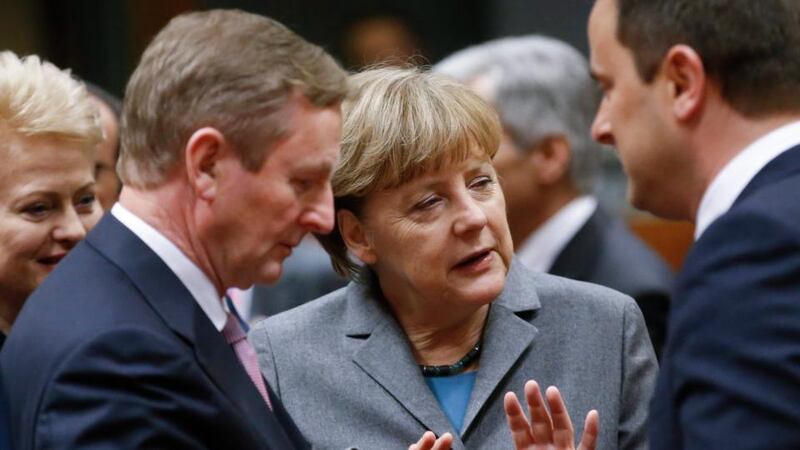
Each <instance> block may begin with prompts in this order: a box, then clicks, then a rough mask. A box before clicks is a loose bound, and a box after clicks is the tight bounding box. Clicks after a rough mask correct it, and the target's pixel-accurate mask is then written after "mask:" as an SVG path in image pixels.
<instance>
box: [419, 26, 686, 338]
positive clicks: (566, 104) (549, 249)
mask: <svg viewBox="0 0 800 450" xmlns="http://www.w3.org/2000/svg"><path fill="white" fill-rule="evenodd" d="M588 67H589V64H588V62H587V61H586V58H585V57H584V56H583V55H581V54H580V53H579V52H578V51H577V50H576V49H574V48H572V47H571V46H570V45H568V44H567V43H565V42H562V41H559V40H557V39H553V38H549V37H545V36H538V35H532V36H522V37H513V38H504V39H498V40H494V41H489V42H486V43H483V44H480V45H476V46H473V47H469V48H466V49H464V50H461V51H459V52H457V53H455V54H453V55H451V56H449V57H447V58H445V59H444V60H443V61H442V62H440V63H439V64H437V65H436V66H435V67H434V70H436V71H438V72H441V73H444V74H447V75H450V76H453V77H455V78H456V79H458V80H460V81H462V82H464V83H467V84H468V85H470V86H471V87H472V88H473V89H474V90H475V91H476V92H477V93H478V94H479V95H481V96H482V97H484V99H485V100H487V101H488V102H490V103H492V104H493V105H494V106H495V108H496V109H497V111H498V114H499V115H500V120H501V121H502V124H503V130H504V134H503V142H502V144H501V146H500V149H499V150H498V152H497V155H496V156H495V158H494V166H495V168H496V169H497V171H498V174H499V175H500V177H501V182H502V184H503V192H504V194H505V198H506V205H507V208H506V209H507V211H508V222H509V227H510V228H511V234H512V237H513V239H514V244H515V247H516V253H517V257H518V258H519V260H520V261H521V262H522V263H523V264H525V265H526V266H528V267H529V268H531V269H533V270H536V271H540V272H549V273H552V274H554V275H560V276H564V277H567V278H573V279H576V280H581V281H588V282H592V283H597V284H601V285H603V286H607V287H610V288H612V289H616V290H618V291H620V292H623V293H625V294H628V295H630V296H631V297H633V298H634V299H636V302H637V304H638V305H639V308H640V309H641V310H642V313H643V314H644V318H645V321H646V323H647V328H648V331H649V334H650V339H651V341H652V343H653V347H654V349H655V350H656V354H659V353H660V350H661V347H662V346H663V343H664V335H665V332H666V319H667V313H668V311H669V293H670V290H671V288H672V286H671V284H672V273H671V271H670V269H669V268H668V267H667V266H666V265H665V264H664V262H663V261H662V260H661V259H660V258H659V257H658V256H656V254H655V253H654V252H653V251H651V250H650V249H649V248H647V247H646V246H645V245H644V243H642V242H641V241H640V240H639V239H638V238H636V237H635V236H634V235H633V233H631V232H630V230H629V229H628V228H627V227H626V226H625V224H624V223H622V221H621V220H619V219H618V218H615V217H613V216H611V215H610V214H608V213H607V212H605V211H604V210H603V209H602V208H601V207H599V206H598V204H597V199H596V198H595V197H594V195H593V191H594V187H595V181H596V179H597V178H598V176H599V172H600V163H601V152H602V149H601V148H600V146H599V145H597V144H596V143H594V142H593V141H592V137H591V124H592V117H593V115H594V113H595V111H596V109H597V94H596V92H597V89H596V88H595V86H594V84H593V82H592V79H591V78H590V77H589V70H588Z"/></svg>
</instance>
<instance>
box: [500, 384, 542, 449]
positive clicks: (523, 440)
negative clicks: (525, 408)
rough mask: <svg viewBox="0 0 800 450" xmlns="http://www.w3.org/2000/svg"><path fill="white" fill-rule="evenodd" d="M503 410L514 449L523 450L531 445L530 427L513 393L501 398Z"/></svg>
mask: <svg viewBox="0 0 800 450" xmlns="http://www.w3.org/2000/svg"><path fill="white" fill-rule="evenodd" d="M503 408H504V409H505V411H506V420H507V421H508V429H509V431H511V439H512V440H513V441H514V447H515V448H525V447H527V446H530V445H533V443H534V442H535V441H534V440H533V434H531V425H530V423H529V422H528V418H527V417H525V413H524V412H522V405H520V404H519V400H517V396H516V395H515V394H514V393H513V392H507V393H506V396H505V397H504V398H503Z"/></svg>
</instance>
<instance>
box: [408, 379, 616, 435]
mask: <svg viewBox="0 0 800 450" xmlns="http://www.w3.org/2000/svg"><path fill="white" fill-rule="evenodd" d="M545 396H546V397H547V406H549V408H550V412H548V411H547V408H546V407H545V399H544V398H543V397H542V392H541V390H539V384H538V383H536V382H535V381H528V382H527V383H525V400H526V401H527V403H528V411H529V413H530V420H529V419H528V417H527V416H526V415H525V412H524V411H523V410H522V406H521V405H520V403H519V400H518V399H517V396H516V395H515V394H514V393H513V392H508V393H506V396H505V398H504V399H503V407H504V408H505V411H506V419H507V420H508V429H509V430H510V431H511V438H512V440H513V441H514V446H515V448H516V449H517V450H575V441H574V438H573V436H574V435H575V430H574V429H573V428H572V421H571V420H570V418H569V413H568V412H567V408H566V406H565V405H564V400H563V399H562V398H561V394H560V393H559V392H558V389H557V388H555V387H553V386H551V387H549V388H548V389H547V391H546V392H545ZM599 428H600V416H599V415H598V413H597V411H595V410H592V411H589V413H588V414H587V415H586V420H585V422H584V426H583V436H582V437H581V441H580V443H579V444H578V447H577V450H595V446H596V444H597V434H598V430H599ZM452 443H453V436H452V435H451V434H450V433H445V434H443V435H441V436H440V437H439V438H438V439H437V438H436V436H435V435H434V434H433V433H432V432H430V431H427V432H425V434H423V435H422V438H420V440H419V441H417V443H415V444H412V445H411V446H409V447H408V450H448V449H449V448H450V446H451V445H452Z"/></svg>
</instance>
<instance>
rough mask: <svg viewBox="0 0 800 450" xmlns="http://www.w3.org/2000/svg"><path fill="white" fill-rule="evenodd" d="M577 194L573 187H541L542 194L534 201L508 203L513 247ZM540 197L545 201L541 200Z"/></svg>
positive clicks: (519, 244)
mask: <svg viewBox="0 0 800 450" xmlns="http://www.w3.org/2000/svg"><path fill="white" fill-rule="evenodd" d="M579 196H580V193H579V192H578V190H577V189H576V188H575V187H573V186H571V185H570V186H567V185H563V186H562V185H559V186H552V187H550V188H549V189H547V190H545V189H544V188H543V193H542V195H541V196H540V197H539V198H538V199H535V200H534V201H526V202H525V203H524V204H520V205H511V204H509V206H508V208H507V209H508V212H507V216H508V228H509V230H510V231H511V239H512V240H513V241H514V248H515V249H519V247H520V246H521V245H522V244H523V243H524V242H525V240H526V239H527V238H528V236H530V235H531V234H532V233H533V232H534V231H536V230H537V229H539V227H541V226H542V225H543V224H544V223H545V222H547V221H548V220H550V218H551V217H553V216H554V215H556V214H557V213H558V212H559V211H560V210H561V208H563V207H565V206H566V205H567V204H569V202H571V201H573V200H575V199H576V198H578V197H579ZM542 199H546V201H541V200H542Z"/></svg>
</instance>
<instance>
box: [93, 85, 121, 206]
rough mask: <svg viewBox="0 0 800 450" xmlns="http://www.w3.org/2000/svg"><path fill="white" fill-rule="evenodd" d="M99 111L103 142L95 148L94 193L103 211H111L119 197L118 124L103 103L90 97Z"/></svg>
mask: <svg viewBox="0 0 800 450" xmlns="http://www.w3.org/2000/svg"><path fill="white" fill-rule="evenodd" d="M92 102H93V103H94V104H95V105H96V106H97V108H98V109H99V111H100V124H101V125H102V127H103V141H102V142H101V143H100V145H98V146H97V153H96V154H95V165H94V179H95V182H96V184H95V192H96V193H97V200H98V201H99V202H100V206H101V207H102V208H103V209H104V210H106V211H107V210H109V209H111V207H112V206H114V202H116V201H117V198H118V197H119V188H120V181H119V178H117V150H118V147H119V122H118V121H117V118H116V116H115V115H114V112H113V111H111V109H110V108H109V107H108V106H106V104H105V103H103V102H102V101H100V100H98V99H96V98H95V97H92Z"/></svg>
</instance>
